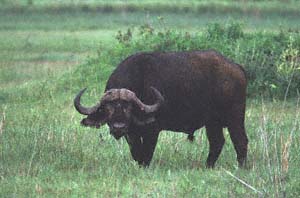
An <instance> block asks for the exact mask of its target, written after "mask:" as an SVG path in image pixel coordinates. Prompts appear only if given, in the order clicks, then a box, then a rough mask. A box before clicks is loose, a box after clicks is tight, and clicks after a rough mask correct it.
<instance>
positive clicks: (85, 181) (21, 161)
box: [0, 0, 300, 197]
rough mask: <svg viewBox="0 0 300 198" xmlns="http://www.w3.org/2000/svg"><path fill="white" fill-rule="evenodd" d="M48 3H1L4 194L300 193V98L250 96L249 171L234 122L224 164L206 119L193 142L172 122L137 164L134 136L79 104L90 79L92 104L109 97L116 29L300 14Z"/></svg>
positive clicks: (197, 26) (269, 25)
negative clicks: (85, 123)
mask: <svg viewBox="0 0 300 198" xmlns="http://www.w3.org/2000/svg"><path fill="white" fill-rule="evenodd" d="M3 2H4V1H3ZM14 2H15V4H26V1H14ZM36 2H37V1H34V3H36ZM47 2H48V1H46V0H44V1H39V3H37V4H38V5H37V7H35V8H33V9H32V10H23V11H22V12H16V11H13V10H14V9H13V8H15V7H7V8H1V12H0V197H199V196H201V197H241V196H246V197H254V196H255V197H256V196H258V197H299V196H300V194H299V192H300V179H299V178H300V171H299V167H300V157H299V153H298V151H299V147H300V136H299V131H300V129H299V126H300V117H299V116H300V115H299V113H300V107H299V100H298V98H290V99H288V100H287V101H281V100H278V99H273V98H263V97H259V96H258V97H254V98H251V99H249V100H248V104H247V112H246V129H247V132H248V136H249V140H250V143H249V164H248V166H249V168H248V169H246V170H241V169H238V167H237V162H236V159H235V152H234V148H233V145H232V143H231V141H230V138H229V134H228V132H227V131H226V130H224V132H225V138H226V144H225V146H224V148H223V151H222V154H221V156H220V158H219V160H218V161H217V166H216V168H215V169H214V170H207V169H205V167H204V164H205V159H206V157H207V154H208V142H207V139H206V135H205V131H204V130H203V129H201V130H200V131H199V133H197V134H196V141H195V142H194V143H189V142H188V141H187V140H186V135H183V134H178V133H171V132H163V133H162V134H161V135H160V137H159V142H158V145H157V148H156V151H155V155H154V158H153V161H152V163H151V165H150V167H149V168H148V169H143V168H139V167H138V166H137V164H136V163H135V162H133V161H132V160H131V158H130V154H129V149H128V146H127V144H126V141H125V140H120V141H116V140H114V139H113V138H112V137H111V136H110V135H109V133H108V129H107V127H103V128H101V129H100V130H95V129H88V128H83V127H81V126H80V125H79V121H80V119H81V116H80V115H79V114H78V113H76V112H75V110H74V108H73V104H72V101H73V97H74V95H75V94H76V93H77V91H78V90H79V89H80V88H81V87H85V86H87V87H89V90H88V93H87V96H85V97H84V98H83V100H84V104H87V105H89V104H93V103H94V102H95V101H96V100H97V99H98V98H99V96H100V95H101V93H102V90H103V86H104V84H105V82H106V79H107V78H108V76H109V74H110V73H111V71H112V70H113V68H114V66H115V65H113V64H107V63H114V64H117V62H118V61H120V60H121V59H122V57H110V56H109V54H110V53H109V51H110V50H114V48H115V46H117V45H116V44H117V41H116V40H115V36H116V35H117V31H118V30H126V29H127V28H133V27H137V26H140V25H143V24H145V23H148V24H151V25H153V26H154V27H155V28H157V29H168V28H173V29H178V30H182V31H189V32H198V31H203V29H204V27H205V25H206V24H207V23H210V22H216V21H218V22H220V23H226V22H227V21H230V20H234V19H237V18H238V19H239V20H242V22H243V23H244V24H245V28H246V31H247V32H260V31H261V32H278V31H280V29H284V30H292V31H294V32H297V31H298V32H299V31H300V29H299V24H300V21H299V16H298V15H297V14H296V15H295V13H294V12H291V13H292V14H290V15H286V14H284V15H280V16H278V15H277V14H276V12H274V13H272V12H268V13H267V14H261V13H260V14H253V13H252V12H250V13H248V14H240V12H234V13H231V12H228V13H227V12H225V11H224V13H222V14H215V13H209V12H205V13H198V12H176V13H172V12H169V11H162V10H160V12H151V11H143V10H137V11H132V12H127V11H124V10H123V11H122V12H105V13H104V12H96V11H91V10H82V9H79V10H76V11H74V9H73V8H72V9H73V10H72V9H71V10H67V11H66V12H60V11H55V10H52V11H49V12H45V13H43V12H42V11H41V10H43V9H45V7H43V6H46V7H47V6H48V5H46V4H47ZM70 2H73V3H74V2H75V3H76V2H79V1H70ZM93 2H95V1H92V0H91V1H89V3H91V4H89V5H92V6H94V5H93ZM101 2H102V3H103V2H104V3H106V1H101ZM128 2H133V3H134V5H139V4H138V3H137V2H135V1H128ZM149 2H150V1H146V3H149ZM151 2H152V1H151ZM193 2H194V3H195V2H196V1H193ZM224 2H225V1H223V3H224ZM293 2H296V1H293ZM0 3H1V1H0ZM79 3H80V2H79ZM121 3H122V2H121ZM154 3H157V2H156V1H154ZM165 3H166V4H170V3H169V2H168V1H165ZM179 3H182V2H181V1H180V2H179ZM276 3H277V7H279V6H278V2H276ZM280 5H281V4H280ZM14 6H15V5H14ZM39 6H40V7H39ZM50 6H52V5H50ZM156 6H157V5H156ZM258 6H261V5H258ZM297 6H298V4H297V5H295V6H294V7H297ZM261 7H263V6H261ZM274 7H276V6H274ZM286 7H292V6H290V5H287V6H286ZM278 9H279V8H278ZM286 9H288V8H286ZM2 11H3V12H2ZM158 18H160V19H161V18H163V20H158ZM99 54H103V55H102V60H106V59H107V60H112V61H104V62H103V63H95V62H94V61H95V60H94V59H93V58H91V57H97V56H99ZM112 55H114V53H112ZM96 60H97V59H96ZM95 64H96V65H95ZM82 71H86V72H85V73H83V74H81V72H82ZM93 72H97V74H98V72H99V75H91V74H92V73H93Z"/></svg>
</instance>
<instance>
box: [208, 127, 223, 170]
mask: <svg viewBox="0 0 300 198" xmlns="http://www.w3.org/2000/svg"><path fill="white" fill-rule="evenodd" d="M205 127H206V134H207V138H208V142H209V154H208V157H207V160H206V167H207V168H213V167H214V166H215V163H216V161H217V159H218V157H219V155H220V153H221V151H222V148H223V145H224V143H225V139H224V135H223V128H222V126H218V125H208V126H205Z"/></svg>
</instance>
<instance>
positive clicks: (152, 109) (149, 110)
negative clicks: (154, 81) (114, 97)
mask: <svg viewBox="0 0 300 198" xmlns="http://www.w3.org/2000/svg"><path fill="white" fill-rule="evenodd" d="M150 88H151V90H152V91H153V93H154V94H155V96H156V103H155V104H153V105H146V104H144V103H143V102H142V101H141V100H140V99H138V98H137V97H136V96H135V95H134V97H132V100H133V101H134V102H135V103H136V104H137V105H138V106H139V107H140V108H141V110H142V111H144V112H146V113H153V112H155V111H157V110H158V109H159V107H160V106H161V105H162V103H163V102H164V97H163V96H162V95H161V93H160V92H159V91H158V90H157V89H155V88H154V87H150Z"/></svg>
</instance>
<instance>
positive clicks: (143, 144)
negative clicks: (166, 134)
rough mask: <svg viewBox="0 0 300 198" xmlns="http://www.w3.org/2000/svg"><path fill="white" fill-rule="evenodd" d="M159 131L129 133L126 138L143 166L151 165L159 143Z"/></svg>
mask: <svg viewBox="0 0 300 198" xmlns="http://www.w3.org/2000/svg"><path fill="white" fill-rule="evenodd" d="M157 139H158V133H146V134H145V135H143V136H138V135H128V136H127V137H126V140H127V142H128V144H129V147H130V152H131V155H132V157H133V159H134V160H135V161H137V162H138V163H139V165H142V166H149V164H150V162H151V160H152V157H153V153H154V150H155V147H156V144H157Z"/></svg>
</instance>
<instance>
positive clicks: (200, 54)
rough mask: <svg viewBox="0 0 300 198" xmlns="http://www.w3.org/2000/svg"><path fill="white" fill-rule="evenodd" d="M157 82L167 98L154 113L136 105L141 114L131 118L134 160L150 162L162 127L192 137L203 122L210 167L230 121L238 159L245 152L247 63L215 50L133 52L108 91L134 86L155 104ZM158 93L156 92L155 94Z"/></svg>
mask: <svg viewBox="0 0 300 198" xmlns="http://www.w3.org/2000/svg"><path fill="white" fill-rule="evenodd" d="M150 87H155V88H156V89H157V90H158V92H159V95H161V96H162V98H164V100H163V104H162V105H159V107H157V108H156V111H153V112H150V113H149V114H150V115H151V116H152V117H151V118H149V117H147V118H145V117H144V116H145V115H144V114H143V113H142V112H141V111H139V110H136V109H134V110H133V113H132V115H134V116H135V118H137V119H139V120H147V119H149V120H152V121H151V122H145V121H144V122H142V124H140V125H139V124H137V123H138V122H131V123H130V125H129V127H128V132H127V133H126V134H125V138H126V140H127V142H128V144H129V145H130V151H131V154H132V157H133V159H134V160H136V161H138V162H139V164H143V165H149V163H150V161H151V159H152V156H153V152H154V149H155V146H156V143H157V139H158V135H159V133H160V131H162V130H170V131H178V132H185V133H187V134H189V138H190V139H192V137H193V133H194V131H195V130H197V129H199V128H201V127H205V128H206V134H207V137H208V141H209V145H210V146H209V155H208V158H207V161H206V164H207V167H213V166H214V165H215V162H216V160H217V159H218V156H219V154H220V153H221V150H222V147H223V145H224V142H225V139H224V136H223V128H225V127H227V128H228V130H229V134H230V137H231V140H232V142H233V144H234V148H235V150H236V153H237V160H238V162H239V165H241V166H243V165H244V163H245V161H246V157H247V144H248V139H247V136H246V132H245V128H244V119H245V104H246V87H247V81H246V76H245V72H244V70H243V68H242V67H241V66H240V65H238V64H236V63H233V62H232V61H230V60H228V59H226V58H225V57H224V56H222V55H221V54H219V53H218V52H216V51H213V50H208V51H190V52H169V53H161V52H153V53H139V54H135V55H132V56H130V57H128V58H127V59H125V60H124V61H122V62H121V63H120V64H119V65H118V67H117V68H116V69H115V71H114V72H113V73H112V74H111V76H110V77H109V79H108V82H107V85H106V89H105V90H106V91H109V90H113V89H117V90H123V89H126V90H130V91H131V92H132V93H134V95H135V96H136V97H137V98H138V99H139V100H140V101H143V103H144V104H153V103H155V102H156V101H157V98H158V97H157V96H155V94H153V91H151V90H150V89H149V88H150ZM156 95H157V94H156Z"/></svg>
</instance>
